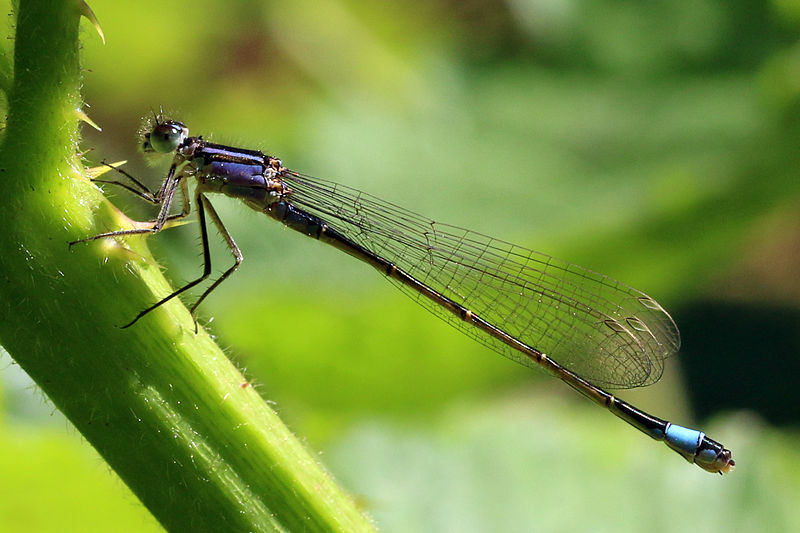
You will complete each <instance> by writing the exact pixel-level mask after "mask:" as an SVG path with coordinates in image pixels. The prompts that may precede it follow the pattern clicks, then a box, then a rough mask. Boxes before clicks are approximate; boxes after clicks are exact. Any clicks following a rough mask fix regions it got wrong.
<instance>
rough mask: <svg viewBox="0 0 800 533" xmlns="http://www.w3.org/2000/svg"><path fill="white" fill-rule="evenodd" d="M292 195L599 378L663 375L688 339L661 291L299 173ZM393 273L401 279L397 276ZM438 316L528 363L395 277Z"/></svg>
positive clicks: (605, 382) (613, 383) (628, 381)
mask: <svg viewBox="0 0 800 533" xmlns="http://www.w3.org/2000/svg"><path fill="white" fill-rule="evenodd" d="M280 177H281V179H283V180H284V181H285V183H286V184H287V185H288V186H289V188H290V189H291V192H290V193H289V196H288V198H287V200H288V201H290V202H291V203H293V204H294V205H296V206H297V207H299V208H301V209H303V210H306V211H308V212H309V213H312V214H314V215H316V216H318V217H320V218H321V219H322V220H324V221H325V222H327V223H328V224H329V225H330V226H331V227H333V228H334V229H336V230H338V231H339V232H341V233H342V234H343V235H345V236H346V237H348V238H349V239H351V240H353V241H354V242H356V243H358V244H360V245H361V246H363V247H364V248H366V249H367V250H369V251H371V252H373V253H375V254H376V255H378V256H381V257H383V258H384V259H386V260H387V261H390V262H391V263H394V264H395V265H396V266H397V267H398V268H399V269H402V270H404V271H405V272H406V273H408V274H410V275H411V276H413V277H414V278H416V279H417V280H419V281H421V282H422V283H425V284H426V285H428V286H429V287H431V288H433V289H434V290H436V291H437V292H439V293H440V294H442V295H444V296H446V297H447V298H450V299H451V300H453V301H455V302H456V303H458V304H460V305H463V306H464V307H466V308H467V309H469V310H471V311H472V312H473V313H475V314H476V315H478V316H480V317H481V318H483V319H484V320H486V321H488V322H490V323H492V324H494V325H495V326H496V327H498V328H500V329H502V330H503V331H505V332H506V333H508V334H509V335H512V336H513V337H515V338H517V339H518V340H520V341H522V342H524V343H525V344H527V345H528V346H530V347H532V348H535V349H536V350H539V351H541V352H543V353H546V354H547V355H548V356H550V357H551V358H552V359H554V360H555V361H557V362H558V363H559V364H561V365H562V366H565V367H566V368H568V369H570V370H572V371H573V372H575V373H577V374H579V375H580V376H582V377H583V378H584V379H587V380H589V381H591V382H592V383H594V384H595V385H598V386H601V387H611V388H631V387H639V386H644V385H649V384H652V383H654V382H656V381H657V380H658V379H659V378H660V377H661V374H662V372H663V360H664V358H665V357H667V356H669V355H672V354H673V353H675V352H676V351H677V350H678V348H679V346H680V336H679V333H678V329H677V327H676V326H675V323H674V322H673V320H672V318H671V317H670V316H669V314H667V312H666V311H665V310H664V309H663V308H662V307H661V306H660V305H659V304H658V303H657V302H656V301H655V300H653V299H652V298H650V297H649V296H647V295H646V294H644V293H642V292H639V291H637V290H636V289H633V288H631V287H628V286H627V285H624V284H622V283H620V282H618V281H615V280H613V279H611V278H609V277H607V276H604V275H602V274H598V273H596V272H592V271H591V270H586V269H584V268H581V267H579V266H577V265H573V264H570V263H567V262H565V261H561V260H559V259H556V258H554V257H550V256H548V255H545V254H541V253H539V252H535V251H533V250H529V249H527V248H523V247H521V246H516V245H514V244H510V243H507V242H504V241H501V240H498V239H494V238H492V237H488V236H486V235H481V234H480V233H475V232H474V231H470V230H466V229H462V228H458V227H455V226H450V225H447V224H440V223H438V222H433V221H432V220H429V219H427V218H425V217H422V216H420V215H418V214H416V213H413V212H411V211H408V210H406V209H403V208H401V207H398V206H396V205H393V204H390V203H388V202H385V201H383V200H380V199H379V198H376V197H374V196H371V195H369V194H366V193H363V192H361V191H358V190H356V189H352V188H350V187H346V186H343V185H340V184H337V183H334V182H331V181H327V180H323V179H320V178H315V177H312V176H305V175H302V174H297V173H294V172H291V171H285V172H283V173H282V174H281V176H280ZM390 279H391V278H390ZM392 281H393V282H395V284H396V285H397V286H399V287H400V289H402V290H403V291H404V292H406V293H408V294H409V295H410V296H411V297H412V298H414V299H415V300H416V301H417V302H419V303H420V304H421V305H422V306H424V307H426V308H427V309H429V310H430V311H431V312H433V313H434V314H435V315H437V316H439V317H440V318H442V319H444V320H445V321H447V322H448V323H450V324H452V325H453V326H455V327H456V328H458V329H459V330H461V331H463V332H464V333H466V334H467V335H469V336H471V337H474V338H475V339H477V340H478V341H480V342H481V343H483V344H485V345H487V346H488V347H490V348H492V349H493V350H495V351H497V352H499V353H501V354H502V355H504V356H506V357H508V358H509V359H512V360H514V361H517V362H518V363H521V364H523V365H526V366H530V367H536V366H537V365H536V364H535V363H534V362H533V361H531V360H530V359H528V357H526V356H525V355H523V354H522V353H520V352H517V351H516V350H514V349H513V348H511V347H510V346H508V345H507V344H504V343H503V342H501V341H500V340H498V339H497V338H495V337H492V336H491V335H489V334H487V333H485V332H484V331H482V330H480V329H478V328H476V327H474V326H472V325H471V324H469V323H467V322H464V321H462V320H461V319H460V318H458V317H456V316H455V315H453V314H452V313H450V312H449V311H447V310H446V309H444V308H442V307H441V306H439V305H437V304H436V303H434V302H432V301H431V300H429V299H428V298H426V297H424V296H422V295H420V294H419V293H417V292H415V291H414V290H413V289H411V288H409V287H407V286H406V285H403V284H401V283H400V282H397V281H396V280H394V279H392Z"/></svg>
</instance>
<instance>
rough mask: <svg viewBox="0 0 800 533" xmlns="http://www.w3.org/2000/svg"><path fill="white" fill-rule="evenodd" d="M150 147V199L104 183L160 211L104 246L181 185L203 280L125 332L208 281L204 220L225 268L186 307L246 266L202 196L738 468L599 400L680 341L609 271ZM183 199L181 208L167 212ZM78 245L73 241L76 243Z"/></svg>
mask: <svg viewBox="0 0 800 533" xmlns="http://www.w3.org/2000/svg"><path fill="white" fill-rule="evenodd" d="M143 149H144V150H145V151H146V152H156V153H172V154H174V159H173V161H172V165H171V166H170V168H169V172H168V173H167V177H166V178H165V179H164V182H163V183H162V184H161V188H160V189H159V190H158V191H157V192H155V193H152V192H150V191H149V190H148V189H147V187H145V186H144V185H143V184H142V183H141V182H139V181H138V180H136V178H134V177H133V176H131V175H130V174H128V173H126V172H124V171H121V170H120V172H121V173H122V174H123V175H125V176H127V177H128V178H129V179H130V180H131V184H126V183H123V182H119V181H113V180H99V179H96V180H94V181H96V182H100V183H112V184H115V185H120V186H122V187H124V188H125V189H127V190H129V191H131V192H133V193H135V194H137V195H139V196H140V197H142V198H144V199H146V200H148V201H150V202H152V203H153V204H156V205H158V206H160V210H159V213H158V216H157V217H156V218H155V220H154V221H152V223H151V224H149V225H148V226H147V227H146V228H140V229H131V230H119V231H110V232H107V233H102V234H100V235H96V236H94V237H90V238H87V239H83V240H81V241H76V242H85V241H91V240H94V239H99V238H105V237H118V236H123V235H136V234H150V233H158V232H159V231H161V230H162V229H163V228H164V227H165V225H166V224H167V223H168V222H169V221H172V220H176V219H180V218H183V217H186V216H187V215H188V214H189V212H190V209H191V205H190V201H189V189H188V185H187V182H188V181H189V180H190V179H192V178H193V179H195V180H196V181H197V186H196V188H195V190H194V204H195V205H196V208H197V215H198V218H199V221H200V232H201V233H200V234H201V237H202V245H203V260H204V268H203V274H202V275H201V276H200V277H199V278H197V279H196V280H194V281H192V282H190V283H188V284H186V285H185V286H183V287H181V288H180V289H178V290H176V291H174V292H173V293H172V294H170V295H168V296H166V297H165V298H162V299H161V300H159V301H158V302H156V303H155V304H153V305H151V306H150V307H148V308H147V309H145V310H143V311H142V312H141V313H139V314H138V315H137V316H136V317H135V318H134V319H133V320H132V321H131V322H130V323H129V324H126V325H125V326H124V327H128V326H130V325H132V324H133V323H135V322H136V321H137V320H139V319H140V318H142V317H143V316H145V315H146V314H148V313H150V312H151V311H153V310H154V309H156V308H158V307H159V306H161V305H162V304H164V303H165V302H167V301H169V300H171V299H172V298H174V297H176V296H178V295H179V294H181V293H183V292H185V291H187V290H188V289H190V288H192V287H194V286H196V285H198V284H199V283H201V282H202V281H204V280H205V279H207V278H208V276H209V275H210V273H211V259H210V253H209V246H208V229H207V224H206V214H208V216H209V217H210V218H211V221H212V222H213V223H214V225H215V226H216V227H217V229H218V230H219V232H220V233H221V234H222V236H223V237H224V239H225V241H226V243H227V245H228V247H229V248H230V250H231V252H232V254H233V256H234V259H235V262H234V264H233V266H231V267H230V268H228V269H227V270H226V271H225V272H224V273H223V274H222V275H221V276H220V277H219V278H217V279H216V280H215V281H214V282H213V283H211V285H210V286H209V287H208V288H207V289H206V290H205V291H204V292H203V293H202V295H201V296H200V298H199V299H198V300H197V301H196V302H195V303H194V305H192V307H191V312H192V313H193V314H194V311H195V309H197V306H198V305H199V304H200V302H202V301H203V300H204V299H205V297H206V296H208V295H209V293H210V292H211V291H213V290H214V289H215V288H216V287H218V286H219V284H220V283H222V282H223V281H224V280H225V279H226V278H227V277H228V276H230V275H231V274H232V273H233V272H234V271H235V270H236V268H237V267H238V266H239V265H240V264H241V262H242V258H243V256H242V253H241V251H240V250H239V247H238V246H237V245H236V243H235V242H234V240H233V237H231V235H230V234H229V233H228V232H227V230H226V229H225V226H224V225H223V223H222V220H220V218H219V216H218V215H217V212H216V211H215V210H214V207H213V206H212V205H211V203H210V202H209V200H208V198H207V196H206V195H207V194H210V193H222V194H225V195H228V196H231V197H233V198H237V199H239V200H242V201H243V202H244V203H245V204H247V205H248V206H249V207H251V208H253V209H255V210H256V211H260V212H262V213H264V214H266V215H268V216H270V217H272V218H274V219H275V220H277V221H279V222H281V223H283V224H284V225H286V226H288V227H289V228H291V229H293V230H296V231H299V232H300V233H304V234H305V235H307V236H309V237H312V238H314V239H317V240H319V241H322V242H324V243H326V244H330V245H332V246H334V247H336V248H338V249H340V250H342V251H343V252H346V253H348V254H350V255H352V256H353V257H355V258H357V259H360V260H362V261H364V262H366V263H368V264H370V265H372V266H373V267H375V268H376V269H378V270H379V271H380V272H381V273H382V274H384V275H385V276H386V277H388V278H389V279H390V280H391V281H392V282H393V283H394V284H395V285H397V286H398V287H399V288H400V289H402V290H403V291H404V292H406V293H407V294H409V295H411V297H412V298H414V299H415V300H416V301H417V302H418V303H420V304H421V305H422V306H423V307H426V308H428V309H429V310H430V311H432V312H433V313H434V314H436V315H438V316H439V317H440V318H443V319H444V320H445V321H447V322H448V323H450V324H452V325H453V326H455V327H456V328H458V329H459V330H461V331H462V332H464V333H466V334H467V335H469V336H471V337H473V338H475V339H477V340H478V341H480V342H481V343H483V344H485V345H486V346H488V347H489V348H491V349H493V350H495V351H497V352H499V353H500V354H502V355H504V356H506V357H508V358H509V359H512V360H514V361H517V362H518V363H521V364H523V365H526V366H530V367H540V368H543V369H544V370H546V371H547V372H549V373H550V374H552V375H554V376H555V377H557V378H559V379H561V380H562V381H563V382H565V383H566V384H567V385H569V386H570V387H572V388H573V389H575V390H577V391H578V392H580V393H581V394H583V395H584V396H586V397H587V398H589V399H590V400H592V401H594V402H595V403H597V404H598V405H601V406H603V407H605V408H606V409H608V410H609V411H611V413H613V414H614V415H616V416H617V417H619V418H621V419H622V420H624V421H625V422H627V423H629V424H630V425H632V426H633V427H635V428H636V429H638V430H639V431H641V432H643V433H645V434H646V435H649V436H650V437H652V438H653V439H655V440H659V441H663V442H665V443H666V444H667V446H669V447H670V448H672V449H673V450H675V451H676V452H678V453H679V454H680V455H682V456H683V457H684V458H685V459H687V460H688V461H689V462H691V463H695V464H697V465H698V466H700V467H701V468H703V469H704V470H707V471H709V472H715V473H720V474H721V473H723V472H728V471H729V470H731V469H732V468H733V466H734V464H735V463H734V461H733V459H732V458H731V452H730V451H729V450H727V449H726V448H725V447H724V446H723V445H722V444H720V443H718V442H716V441H714V440H712V439H710V438H708V437H706V436H705V434H704V433H702V432H700V431H696V430H693V429H689V428H685V427H681V426H678V425H676V424H672V423H671V422H668V421H666V420H661V419H659V418H656V417H654V416H651V415H649V414H647V413H645V412H644V411H642V410H640V409H638V408H636V407H634V406H633V405H631V404H629V403H627V402H625V401H623V400H621V399H619V398H617V397H616V396H614V395H612V394H610V393H608V392H606V391H605V390H603V389H602V388H601V387H607V388H632V387H640V386H644V385H650V384H652V383H655V382H656V381H657V380H658V379H659V378H660V377H661V373H662V371H663V363H664V358H665V357H667V356H669V355H671V354H673V353H675V352H676V351H677V350H678V348H679V345H680V336H679V333H678V329H677V327H676V326H675V323H674V322H673V320H672V318H671V317H670V316H669V314H668V313H667V312H666V311H665V310H664V309H663V308H662V307H661V306H660V305H659V304H658V303H657V302H656V301H655V300H653V299H652V298H650V297H649V296H647V295H646V294H644V293H642V292H639V291H637V290H636V289H633V288H631V287H628V286H627V285H624V284H622V283H620V282H618V281H615V280H613V279H611V278H609V277H607V276H604V275H602V274H598V273H596V272H592V271H590V270H586V269H584V268H581V267H579V266H576V265H573V264H570V263H567V262H564V261H561V260H558V259H555V258H553V257H550V256H547V255H544V254H541V253H539V252H535V251H532V250H528V249H526V248H523V247H521V246H516V245H514V244H510V243H507V242H504V241H501V240H498V239H494V238H492V237H488V236H486V235H481V234H479V233H475V232H473V231H469V230H466V229H462V228H458V227H455V226H449V225H446V224H441V223H438V222H433V221H432V220H429V219H427V218H425V217H422V216H420V215H418V214H416V213H413V212H411V211H408V210H406V209H403V208H401V207H398V206H396V205H393V204H391V203H388V202H385V201H383V200H380V199H378V198H376V197H374V196H371V195H369V194H366V193H363V192H361V191H358V190H356V189H352V188H350V187H346V186H344V185H340V184H337V183H333V182H331V181H327V180H323V179H319V178H315V177H312V176H307V175H305V174H301V173H298V172H295V171H293V170H289V169H288V168H286V167H284V166H283V164H282V163H281V161H280V159H277V158H275V157H271V156H268V155H265V154H264V153H262V152H260V151H257V150H245V149H241V148H236V147H232V146H224V145H220V144H212V143H209V142H206V141H205V140H204V139H203V138H202V137H190V136H189V131H188V129H187V128H186V126H185V125H184V124H182V123H180V122H178V121H175V120H167V119H163V120H160V119H159V118H158V117H156V118H155V119H154V121H153V123H152V124H150V127H149V128H148V130H147V131H146V133H145V134H144V138H143ZM178 189H180V190H181V194H182V197H183V198H182V201H183V203H182V206H183V207H182V210H181V212H180V213H178V214H172V215H171V214H170V207H171V206H172V204H173V201H174V199H175V194H176V192H177V191H178ZM72 244H75V243H72Z"/></svg>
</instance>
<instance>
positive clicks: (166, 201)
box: [69, 163, 190, 247]
mask: <svg viewBox="0 0 800 533" xmlns="http://www.w3.org/2000/svg"><path fill="white" fill-rule="evenodd" d="M175 168H176V167H175V163H173V164H172V166H171V167H170V169H169V174H167V177H166V179H165V180H164V183H163V185H162V186H161V190H160V191H159V192H158V193H157V195H156V200H157V201H156V202H155V203H156V204H157V205H158V204H161V209H159V212H158V216H157V217H156V219H155V220H154V221H153V225H152V227H150V228H138V229H129V230H117V231H108V232H105V233H100V234H98V235H94V236H92V237H86V238H85V239H79V240H77V241H72V242H70V243H69V246H70V247H72V246H73V245H75V244H78V243H82V242H89V241H94V240H97V239H104V238H106V237H116V236H120V235H141V234H146V233H158V232H159V231H161V230H162V229H163V227H164V224H166V223H167V221H169V220H174V219H176V218H183V217H185V216H187V215H188V214H189V210H190V206H189V202H188V200H187V198H186V195H187V194H186V193H187V185H186V183H185V181H186V179H185V177H184V176H177V177H176V176H175ZM120 185H124V184H122V183H120ZM179 185H180V187H181V191H182V194H183V210H182V211H181V213H179V214H177V215H169V209H170V207H171V206H172V200H173V199H174V197H175V191H176V190H177V188H178V186H179ZM162 191H163V192H162Z"/></svg>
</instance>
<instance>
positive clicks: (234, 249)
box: [189, 196, 244, 330]
mask: <svg viewBox="0 0 800 533" xmlns="http://www.w3.org/2000/svg"><path fill="white" fill-rule="evenodd" d="M200 201H201V202H202V203H203V206H204V207H205V208H206V209H207V210H208V214H209V216H210V217H211V220H212V221H213V222H214V225H215V226H217V230H218V231H219V232H220V234H221V235H222V237H223V238H224V239H225V242H226V243H227V244H228V248H230V250H231V253H232V254H233V259H234V263H233V266H231V267H230V268H229V269H228V270H226V271H225V272H223V273H222V275H221V276H220V277H219V278H217V280H216V281H214V283H212V284H211V286H210V287H209V288H207V289H206V290H205V291H203V294H201V295H200V298H198V299H197V301H196V302H195V303H194V305H192V307H191V308H190V310H189V311H190V312H191V313H192V316H194V312H195V309H197V306H198V305H200V302H202V301H203V300H205V299H206V296H208V295H209V294H211V291H213V290H214V289H216V288H217V287H218V286H219V284H220V283H222V282H223V281H225V280H226V279H227V278H228V276H230V275H231V274H233V273H234V271H236V269H237V268H239V265H241V264H242V261H243V260H244V256H243V255H242V251H241V250H240V249H239V247H238V246H237V245H236V242H235V241H234V240H233V236H231V234H230V233H228V230H227V229H225V225H224V224H223V223H222V220H221V219H220V218H219V215H218V214H217V211H216V209H214V206H213V205H211V202H209V201H208V199H207V198H206V197H205V196H200ZM196 329H197V321H195V330H196Z"/></svg>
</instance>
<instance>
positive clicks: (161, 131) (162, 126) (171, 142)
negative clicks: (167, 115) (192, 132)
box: [142, 120, 189, 154]
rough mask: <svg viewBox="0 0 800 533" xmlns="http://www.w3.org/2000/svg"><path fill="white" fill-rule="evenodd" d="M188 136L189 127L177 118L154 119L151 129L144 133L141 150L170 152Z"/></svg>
mask: <svg viewBox="0 0 800 533" xmlns="http://www.w3.org/2000/svg"><path fill="white" fill-rule="evenodd" d="M188 136H189V129H188V128H187V127H186V126H185V125H184V124H183V123H182V122H178V121H177V120H164V121H156V122H155V123H154V124H153V126H152V129H151V130H150V131H148V132H145V134H144V139H143V141H142V150H144V151H145V152H148V153H153V152H158V153H162V154H167V153H171V152H174V151H175V150H176V149H177V148H178V146H180V145H181V143H182V142H183V141H184V140H185V139H186V137H188Z"/></svg>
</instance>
